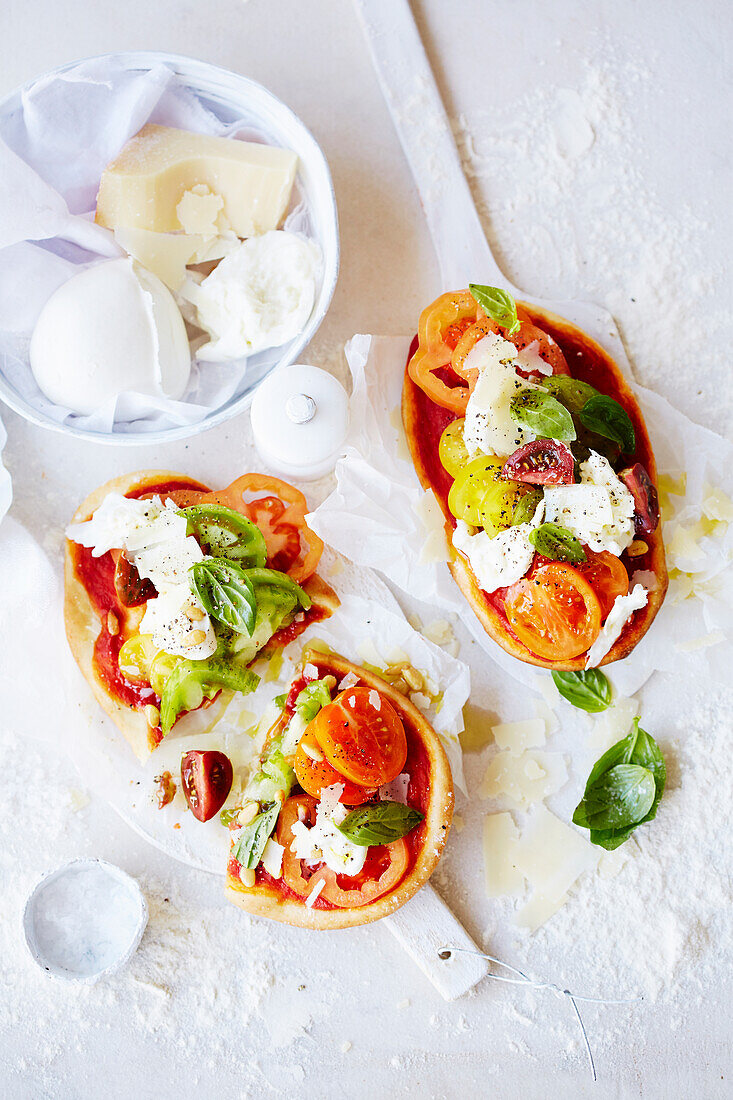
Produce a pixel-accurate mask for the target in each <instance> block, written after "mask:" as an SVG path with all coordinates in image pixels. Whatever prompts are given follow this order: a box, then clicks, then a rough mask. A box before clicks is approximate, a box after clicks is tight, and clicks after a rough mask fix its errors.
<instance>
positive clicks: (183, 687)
mask: <svg viewBox="0 0 733 1100" xmlns="http://www.w3.org/2000/svg"><path fill="white" fill-rule="evenodd" d="M174 660H176V661H177V662H178V663H177V665H176V667H175V668H174V669H173V671H172V672H171V674H170V675H169V676H168V679H167V680H166V681H165V684H164V685H163V690H162V691H161V692H160V728H161V729H162V731H163V735H164V736H165V734H167V733H168V732H169V731H170V729H171V727H172V726H173V723H174V722H175V721H176V719H177V718H178V715H179V714H183V713H184V712H187V711H189V710H195V709H196V707H200V706H201V704H202V702H203V701H204V699H210V698H212V696H214V695H216V693H217V692H218V691H219V690H221V688H224V687H226V688H231V690H232V691H240V692H242V694H244V695H247V694H249V692H251V691H254V690H255V688H256V687H257V685H258V683H259V682H260V678H259V676H257V675H256V674H255V673H254V672H251V671H250V669H248V668H238V667H237V666H236V665H234V664H231V663H230V662H228V661H225V660H222V659H221V658H218V657H209V658H207V660H205V661H187V660H185V659H181V658H180V657H178V658H174Z"/></svg>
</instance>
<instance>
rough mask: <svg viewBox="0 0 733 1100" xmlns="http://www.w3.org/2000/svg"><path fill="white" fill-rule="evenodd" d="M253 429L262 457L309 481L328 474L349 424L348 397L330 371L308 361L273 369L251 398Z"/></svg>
mask: <svg viewBox="0 0 733 1100" xmlns="http://www.w3.org/2000/svg"><path fill="white" fill-rule="evenodd" d="M251 417H252V434H253V436H254V442H255V446H256V447H257V450H258V452H259V454H260V457H261V458H262V460H263V462H264V463H265V464H266V465H267V466H268V467H269V468H270V469H271V470H272V471H273V473H277V474H282V475H284V476H286V477H295V478H301V479H303V480H305V481H308V480H313V479H315V478H318V477H323V476H324V474H327V473H329V472H330V471H331V470H332V469H333V467H334V464H335V462H336V459H337V458H338V457H339V455H340V453H341V448H342V446H343V443H344V440H345V438H346V432H347V430H348V426H349V398H348V395H347V393H346V390H345V389H344V387H343V386H342V385H341V383H340V382H339V381H338V379H336V378H334V376H333V375H332V374H329V373H328V371H325V370H321V369H320V367H313V366H310V365H309V364H307V363H294V364H293V365H292V366H289V367H282V368H280V369H279V370H275V371H273V372H272V374H270V375H268V376H267V378H265V380H264V381H263V382H262V383H261V384H260V386H259V387H258V388H257V390H256V392H255V395H254V398H253V400H252V409H251Z"/></svg>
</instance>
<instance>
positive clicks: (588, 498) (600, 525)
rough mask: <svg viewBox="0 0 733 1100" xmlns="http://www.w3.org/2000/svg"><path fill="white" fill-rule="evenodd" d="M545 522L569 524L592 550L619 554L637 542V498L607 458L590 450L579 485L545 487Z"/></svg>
mask: <svg viewBox="0 0 733 1100" xmlns="http://www.w3.org/2000/svg"><path fill="white" fill-rule="evenodd" d="M545 522H546V523H558V524H560V525H561V526H562V527H567V528H568V530H569V531H571V532H572V534H573V535H575V537H576V538H577V539H579V540H580V541H581V542H584V543H586V545H588V546H590V548H591V550H597V551H601V550H608V551H609V552H610V553H611V554H614V555H615V556H616V557H620V556H621V554H623V552H624V550H625V549H626V548H627V547H628V546H630V545H631V543H632V542H633V541H634V498H633V496H632V494H631V493H630V492H629V490H628V489H627V488H626V486H625V485H624V484H623V482H622V481H620V480H619V478H618V477H617V476H616V474H615V473H614V471H613V467H612V466H611V463H610V462H609V461H608V459H607V458H604V457H603V456H602V455H599V454H597V453H596V452H595V451H591V453H590V456H589V458H588V459H587V461H586V462H582V463H581V465H580V484H577V485H548V486H546V487H545Z"/></svg>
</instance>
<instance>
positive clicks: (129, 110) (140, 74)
mask: <svg viewBox="0 0 733 1100" xmlns="http://www.w3.org/2000/svg"><path fill="white" fill-rule="evenodd" d="M147 122H155V123H159V124H162V125H167V126H176V127H179V128H181V129H185V130H195V131H199V132H202V133H208V134H223V135H234V136H238V137H242V138H245V139H250V140H261V141H268V140H269V141H272V140H273V139H272V138H271V137H270V136H268V134H267V133H265V132H263V130H262V128H261V125H260V124H256V123H255V120H254V119H253V118H248V117H242V118H240V119H237V120H235V121H232V122H227V123H224V122H223V121H222V120H221V119H219V118H218V117H217V116H216V114H214V113H213V105H212V107H211V108H210V107H209V106H204V104H203V103H201V102H200V101H199V99H197V97H196V96H195V95H194V94H193V93H192V92H191V91H189V90H188V89H186V88H185V87H184V86H183V85H182V84H181V83H180V81H179V80H178V77H177V76H176V74H175V73H174V72H173V71H172V70H171V69H169V68H168V67H167V66H165V65H162V64H161V65H157V66H155V67H154V68H152V69H150V70H149V71H147V72H144V71H136V72H133V71H130V70H126V69H125V68H123V67H122V65H121V64H120V62H119V61H118V60H115V58H113V57H112V58H98V59H95V60H92V61H83V62H80V63H79V64H78V65H76V66H74V68H73V69H71V70H69V71H67V72H64V73H62V74H60V75H56V76H53V75H51V76H48V77H44V78H41V79H39V80H37V81H36V82H35V83H34V84H33V85H32V87H31V88H30V89H29V90H27V91H26V92H25V93H24V95H23V100H22V111H20V112H14V113H13V114H6V115H0V373H2V375H4V377H5V379H6V380H7V382H8V383H9V384H10V385H11V386H12V387H13V389H15V390H16V392H17V393H18V394H20V395H21V396H22V397H23V398H24V399H25V400H26V401H27V402H28V403H29V404H30V405H32V406H33V407H34V408H35V409H36V410H38V411H39V412H40V413H43V414H45V415H46V416H48V417H50V418H51V419H53V420H55V421H58V422H59V423H65V424H68V425H70V426H74V427H77V428H82V429H86V430H88V431H97V432H110V431H111V430H112V427H113V425H114V427H115V430H116V431H119V432H123V433H127V432H135V433H145V432H150V431H161V430H164V429H166V428H172V427H178V426H182V425H188V424H195V423H198V422H199V421H201V420H203V419H204V417H206V416H207V414H208V413H210V412H211V411H212V410H214V409H217V408H220V407H221V406H223V405H225V404H226V403H227V402H228V401H229V400H231V399H232V397H234V396H239V394H240V393H241V392H243V390H244V388H245V386H246V385H248V384H249V383H250V382H251V381H252V380H257V379H259V378H260V377H262V376H263V375H264V374H265V373H267V371H268V370H269V369H270V368H271V367H272V366H273V365H274V364H276V363H277V362H279V361H280V359H281V358H282V355H283V352H284V349H283V348H272V349H268V350H267V351H263V352H260V353H259V354H257V355H253V356H250V358H249V359H238V360H232V361H231V362H228V363H205V364H204V363H198V362H196V361H195V360H194V362H193V365H192V371H191V378H190V381H189V384H188V388H187V390H186V392H185V394H184V395H183V398H182V399H181V400H180V401H173V400H170V399H168V398H165V397H150V396H147V395H142V394H137V393H133V392H127V393H124V394H122V395H121V396H120V397H118V398H116V399H114V400H112V401H110V402H108V403H107V404H106V405H105V406H104V407H102V408H100V409H98V410H97V411H96V412H94V413H93V414H91V415H89V416H79V415H77V414H75V413H72V412H71V410H69V409H65V408H63V407H62V406H59V405H55V404H53V402H51V401H49V400H48V399H47V398H46V397H44V395H43V394H42V393H41V391H40V389H39V388H38V386H37V385H36V382H35V379H34V378H33V375H32V373H31V370H30V366H29V363H28V347H29V344H30V338H31V335H32V333H33V328H34V327H35V323H36V320H37V319H38V315H39V313H40V312H41V309H42V308H43V306H44V305H45V303H46V301H47V300H48V298H49V297H50V296H51V294H52V293H53V292H54V291H55V290H56V289H57V288H58V287H59V286H61V284H62V283H64V282H65V281H66V280H67V279H68V278H70V277H71V276H72V275H74V274H76V273H78V272H79V271H81V270H83V269H84V268H85V267H88V266H90V265H92V264H95V263H99V262H101V261H102V260H105V259H110V258H114V257H117V256H121V255H124V252H123V251H122V249H121V248H120V247H119V246H118V245H117V244H116V242H115V239H114V236H113V235H112V233H110V232H109V231H108V230H106V229H104V228H102V227H101V226H98V225H95V224H94V209H95V204H96V195H97V188H98V186H99V180H100V177H101V175H102V171H103V170H104V168H105V167H106V165H107V164H108V163H109V162H110V161H111V160H112V159H113V158H114V157H115V156H116V155H117V153H118V152H119V150H120V149H121V147H122V146H123V145H124V144H125V142H126V141H127V140H128V139H129V138H131V137H132V136H133V135H134V134H136V133H137V132H138V130H140V129H141V127H142V126H144V125H145V124H146V123H147ZM285 228H287V229H289V230H292V231H293V232H299V233H303V234H305V235H306V236H310V237H312V235H313V234H312V227H311V222H310V218H309V212H308V209H307V207H306V204H305V203H304V202H302V201H301V200H300V193H299V190H298V187H297V183H296V186H295V188H294V191H293V199H292V203H291V211H290V213H289V215H288V218H287V219H286V222H285ZM245 376H246V381H245Z"/></svg>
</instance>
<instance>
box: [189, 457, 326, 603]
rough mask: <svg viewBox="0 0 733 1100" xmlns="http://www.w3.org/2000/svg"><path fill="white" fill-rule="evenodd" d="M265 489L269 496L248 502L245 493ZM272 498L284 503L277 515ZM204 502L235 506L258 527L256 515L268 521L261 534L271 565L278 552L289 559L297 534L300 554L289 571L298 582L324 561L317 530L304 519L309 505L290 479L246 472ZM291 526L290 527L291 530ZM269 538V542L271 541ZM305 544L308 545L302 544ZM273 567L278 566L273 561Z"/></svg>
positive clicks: (210, 495) (206, 497)
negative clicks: (282, 479)
mask: <svg viewBox="0 0 733 1100" xmlns="http://www.w3.org/2000/svg"><path fill="white" fill-rule="evenodd" d="M259 492H264V493H266V494H267V496H265V497H263V498H260V499H258V500H253V501H248V500H246V499H245V496H244V494H245V493H259ZM272 498H276V499H279V501H281V502H284V507H283V510H282V512H280V513H278V514H277V515H275V509H274V506H273V505H272V504H271V503H269V502H270V501H271V500H272ZM202 501H203V502H205V503H212V504H221V505H223V506H224V507H225V508H233V509H234V510H235V511H237V512H240V513H241V514H242V515H243V516H246V517H247V519H251V520H252V522H253V523H257V525H258V526H259V523H258V520H257V518H256V516H257V515H259V516H260V519H261V520H262V522H263V523H264V524H265V526H264V527H263V528H261V530H262V534H263V535H264V536H265V543H266V544H267V553H268V561H269V562H270V563H271V564H272V563H273V562H274V561H275V560H277V558H278V555H285V557H284V558H281V559H280V560H285V558H289V557H290V556H291V554H292V552H293V549H294V538H293V534H295V535H297V537H298V543H299V547H298V553H297V557H296V558H295V559H294V560H293V561H292V563H291V564H290V566H289V567H288V569H287V570H282V572H287V574H288V576H289V577H290V578H291V579H292V580H294V581H295V582H296V583H297V584H302V583H303V581H306V580H307V579H308V577H310V576H312V575H313V573H315V571H316V566H317V565H318V562H319V561H320V560H321V554H322V553H323V542H322V541H321V539H319V537H318V535H317V534H316V533H315V531H311V529H310V527H309V526H308V524H307V523H306V522H305V516H306V512H307V511H308V504H307V501H306V499H305V497H304V496H303V494H302V493H301V492H300V490H299V489H296V488H295V487H294V486H293V485H289V484H288V483H287V481H281V480H280V478H277V477H269V475H267V474H243V475H242V477H238V478H237V480H236V481H233V482H232V483H231V485H228V486H227V488H226V489H219V490H217V491H216V492H213V493H207V494H206V496H204V497H203V498H202ZM289 528H290V529H292V533H291V530H288V529H289ZM268 539H269V541H268ZM303 544H305V545H303ZM273 568H275V569H277V568H279V567H278V566H277V565H274V564H273Z"/></svg>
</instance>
